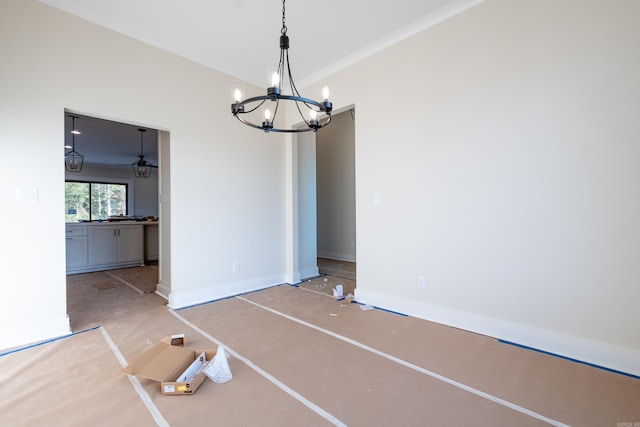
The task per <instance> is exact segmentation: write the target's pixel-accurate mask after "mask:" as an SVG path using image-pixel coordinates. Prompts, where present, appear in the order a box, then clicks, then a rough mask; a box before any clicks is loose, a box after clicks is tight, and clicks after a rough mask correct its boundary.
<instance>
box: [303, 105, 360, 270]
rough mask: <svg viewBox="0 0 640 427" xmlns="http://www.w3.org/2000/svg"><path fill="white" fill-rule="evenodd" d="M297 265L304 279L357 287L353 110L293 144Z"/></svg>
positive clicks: (338, 115)
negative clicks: (321, 277) (328, 278)
mask: <svg viewBox="0 0 640 427" xmlns="http://www.w3.org/2000/svg"><path fill="white" fill-rule="evenodd" d="M296 141H297V155H296V156H297V177H298V181H297V182H298V184H297V189H298V190H297V191H298V196H297V200H298V244H297V246H298V262H299V271H300V275H301V278H302V279H307V278H310V277H315V276H318V275H328V276H332V277H336V278H339V279H347V280H351V281H354V282H355V279H356V215H355V108H354V107H351V108H348V109H346V110H343V111H342V112H340V113H337V114H334V115H333V117H332V122H331V125H330V126H327V127H326V128H323V129H322V130H321V131H320V132H317V133H307V134H305V133H303V134H300V135H298V137H297V139H296Z"/></svg>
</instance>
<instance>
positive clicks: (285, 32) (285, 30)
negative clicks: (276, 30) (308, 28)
mask: <svg viewBox="0 0 640 427" xmlns="http://www.w3.org/2000/svg"><path fill="white" fill-rule="evenodd" d="M284 1H285V0H282V29H281V30H280V34H287V25H286V24H285V19H284Z"/></svg>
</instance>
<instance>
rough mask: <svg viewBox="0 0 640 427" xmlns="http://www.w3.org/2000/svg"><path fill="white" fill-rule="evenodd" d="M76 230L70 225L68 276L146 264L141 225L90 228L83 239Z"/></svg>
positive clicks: (106, 225)
mask: <svg viewBox="0 0 640 427" xmlns="http://www.w3.org/2000/svg"><path fill="white" fill-rule="evenodd" d="M76 227H77V226H70V225H67V274H70V273H84V272H87V271H99V270H108V269H111V268H122V267H133V266H136V265H142V264H143V262H144V230H143V226H142V225H137V224H131V225H110V224H105V225H103V224H99V225H89V226H85V227H84V228H85V235H84V236H82V235H80V234H79V232H78V231H76V230H74V228H76ZM69 230H72V231H71V232H70V231H69Z"/></svg>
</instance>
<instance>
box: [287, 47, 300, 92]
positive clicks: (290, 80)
mask: <svg viewBox="0 0 640 427" xmlns="http://www.w3.org/2000/svg"><path fill="white" fill-rule="evenodd" d="M286 55H287V74H288V76H289V86H290V87H291V93H292V94H293V95H296V96H300V92H298V88H297V87H296V83H295V82H294V81H293V73H291V63H290V62H289V51H288V50H287V53H286Z"/></svg>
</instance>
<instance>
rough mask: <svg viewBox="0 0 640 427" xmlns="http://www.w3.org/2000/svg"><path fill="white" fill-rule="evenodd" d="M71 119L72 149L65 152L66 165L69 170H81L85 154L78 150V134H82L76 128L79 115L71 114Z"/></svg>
mask: <svg viewBox="0 0 640 427" xmlns="http://www.w3.org/2000/svg"><path fill="white" fill-rule="evenodd" d="M69 118H70V119H71V141H72V143H71V144H72V145H71V147H70V148H71V151H67V152H66V153H64V167H65V168H66V169H67V171H69V172H81V171H82V163H84V156H83V155H82V154H80V153H78V152H77V151H76V135H80V131H79V130H77V129H76V119H77V118H78V116H74V115H71V114H70V115H69Z"/></svg>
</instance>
